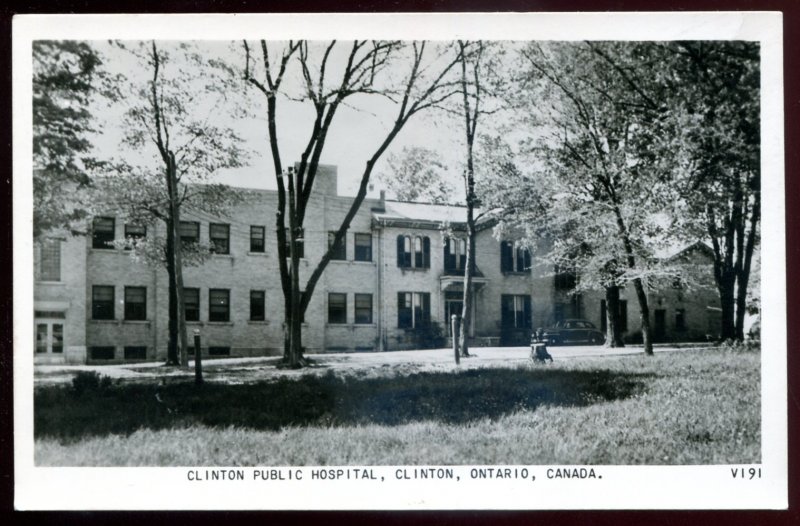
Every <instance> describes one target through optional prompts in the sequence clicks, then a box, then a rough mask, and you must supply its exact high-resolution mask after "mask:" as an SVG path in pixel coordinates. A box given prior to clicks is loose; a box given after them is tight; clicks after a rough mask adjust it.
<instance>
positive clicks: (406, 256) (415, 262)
mask: <svg viewBox="0 0 800 526" xmlns="http://www.w3.org/2000/svg"><path fill="white" fill-rule="evenodd" d="M412 253H413V258H412ZM397 266H398V267H400V268H412V267H413V268H430V266H431V240H430V238H428V237H427V236H426V237H420V236H417V237H411V236H403V235H400V236H397Z"/></svg>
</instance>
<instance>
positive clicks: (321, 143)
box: [244, 40, 458, 367]
mask: <svg viewBox="0 0 800 526" xmlns="http://www.w3.org/2000/svg"><path fill="white" fill-rule="evenodd" d="M259 46H260V48H261V49H260V50H261V53H260V55H261V57H260V58H261V60H260V66H256V65H255V62H254V60H253V57H252V55H251V51H250V45H249V44H248V43H247V42H245V43H244V51H245V71H244V78H245V80H246V81H247V83H248V84H249V85H251V86H253V87H254V88H255V89H256V90H257V91H258V92H260V93H261V94H262V95H263V96H264V97H265V98H266V103H267V108H266V120H267V126H268V136H269V146H270V152H271V155H272V164H273V170H274V175H275V178H276V182H277V186H278V212H277V214H276V224H275V226H276V233H277V238H278V260H279V265H280V274H281V286H282V290H283V296H284V309H285V318H286V323H285V327H286V337H285V342H286V345H285V361H286V364H287V365H288V366H289V367H301V366H303V364H304V363H305V359H304V357H303V355H302V341H301V340H302V333H301V319H302V317H303V313H304V312H305V310H306V308H307V307H308V304H309V301H310V299H311V297H312V295H313V293H314V288H315V287H316V284H317V282H318V281H319V278H320V277H321V275H322V273H323V272H324V270H325V268H326V266H327V265H328V262H329V261H330V260H331V257H332V255H333V254H334V251H335V250H337V249H338V247H339V245H340V243H342V241H343V239H344V236H345V233H346V231H347V229H348V227H349V226H350V222H351V221H352V219H353V217H354V216H355V214H356V212H357V211H358V208H359V207H360V206H361V203H362V202H363V201H364V198H365V196H366V193H367V188H368V184H369V180H370V177H371V175H372V171H373V169H374V167H375V164H376V163H377V162H378V160H379V159H380V157H381V156H382V155H383V153H384V152H385V151H386V149H387V148H388V147H389V146H390V144H391V143H392V141H393V140H394V138H395V137H396V136H397V134H398V133H399V132H400V131H401V130H402V129H403V127H404V126H405V125H406V123H407V122H408V121H409V120H410V119H411V118H412V117H413V116H414V115H416V114H418V113H420V112H421V111H423V110H425V109H427V108H431V107H434V106H436V105H438V104H440V103H441V102H442V101H443V100H445V99H447V98H448V97H450V96H451V95H452V94H453V90H452V89H451V88H452V86H450V85H449V84H448V83H447V82H446V79H447V74H448V72H450V71H451V70H452V69H453V67H454V66H455V65H456V64H457V63H458V52H457V51H456V50H455V49H454V48H453V47H452V46H444V48H445V49H443V50H442V53H436V52H435V51H433V52H432V50H430V49H429V48H430V47H431V46H430V45H429V44H428V43H426V42H410V43H407V44H404V43H401V42H396V41H354V42H351V43H339V42H336V41H332V42H329V43H314V44H310V43H308V42H304V41H297V42H295V41H290V42H288V43H286V44H284V46H283V49H282V50H281V51H280V52H276V51H275V50H274V49H273V50H272V51H271V50H270V46H269V45H268V44H267V42H266V41H265V40H262V41H261V42H260V43H259ZM251 63H252V64H251ZM256 67H258V68H259V70H260V73H257V72H256ZM290 67H294V68H296V69H298V70H299V74H300V76H301V79H302V84H301V86H300V88H298V89H294V90H293V89H292V86H291V85H288V86H287V85H286V84H284V81H285V78H286V72H287V69H288V68H290ZM394 68H398V69H401V68H404V69H405V71H402V72H401V73H400V74H401V75H402V80H400V81H394V80H393V79H392V75H390V74H389V71H388V70H389V69H394ZM279 95H285V96H287V97H290V98H292V99H293V100H295V101H299V102H302V103H305V104H308V105H309V106H310V107H311V108H313V111H314V115H315V118H314V121H313V124H312V125H311V129H310V133H309V139H308V142H307V144H306V147H305V148H304V150H303V152H302V154H301V156H300V161H299V163H298V165H297V167H296V169H291V168H290V169H289V170H285V165H284V161H283V159H282V156H281V150H280V144H279V140H278V133H279V123H278V117H277V108H278V102H279ZM363 96H375V97H382V98H384V99H386V100H387V101H390V102H392V103H393V104H394V108H395V113H394V118H393V121H392V122H391V123H390V125H389V128H388V131H387V132H386V134H385V136H384V137H383V140H382V141H381V142H380V144H379V145H378V146H377V148H376V149H375V150H374V152H373V153H372V155H371V156H370V157H369V158H368V159H367V160H366V163H365V167H364V171H363V172H362V174H361V181H360V185H359V189H358V192H357V194H356V197H355V198H354V199H353V202H352V204H351V206H350V208H349V209H348V211H347V213H346V214H345V217H344V219H343V220H342V223H341V224H340V226H339V228H338V229H337V230H336V233H335V235H334V239H333V243H332V244H331V247H330V248H329V249H328V251H327V252H326V253H325V255H324V256H323V257H322V259H321V260H320V261H319V263H318V264H317V265H316V267H315V268H314V270H313V271H312V272H311V274H310V276H309V278H308V280H307V282H306V284H305V287H302V288H301V286H300V276H299V261H300V257H299V253H298V250H297V246H298V240H300V239H301V236H302V232H303V223H304V221H305V214H306V210H307V207H308V204H309V200H310V196H311V191H312V188H313V186H314V181H315V178H316V175H317V168H318V166H319V161H320V158H321V156H322V152H323V150H324V147H325V142H326V140H327V137H328V133H329V131H330V129H331V124H332V123H333V122H334V118H335V116H336V115H337V112H338V111H339V110H340V109H341V107H342V106H344V105H346V104H348V103H354V102H355V101H357V100H358V98H359V97H363ZM287 223H288V225H287ZM287 227H288V228H287ZM287 233H288V239H287ZM287 247H288V254H287V250H286V248H287ZM287 259H288V261H287ZM301 290H303V291H304V292H303V293H302V294H301V292H300V291H301Z"/></svg>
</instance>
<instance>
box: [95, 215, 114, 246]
mask: <svg viewBox="0 0 800 526" xmlns="http://www.w3.org/2000/svg"><path fill="white" fill-rule="evenodd" d="M113 242H114V218H113V217H95V218H94V220H93V221H92V248H114V247H113V245H112V243H113Z"/></svg>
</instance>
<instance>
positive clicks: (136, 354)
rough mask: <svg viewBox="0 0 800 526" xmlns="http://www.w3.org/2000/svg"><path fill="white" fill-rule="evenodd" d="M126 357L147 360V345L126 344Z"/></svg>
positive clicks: (124, 350)
mask: <svg viewBox="0 0 800 526" xmlns="http://www.w3.org/2000/svg"><path fill="white" fill-rule="evenodd" d="M123 352H124V355H123V356H124V357H125V359H126V360H146V359H147V347H145V346H142V345H131V346H128V345H126V346H125V348H124V349H123Z"/></svg>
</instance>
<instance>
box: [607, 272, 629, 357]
mask: <svg viewBox="0 0 800 526" xmlns="http://www.w3.org/2000/svg"><path fill="white" fill-rule="evenodd" d="M606 328H607V330H606V346H607V347H625V342H624V341H622V330H621V324H620V320H619V286H618V285H611V286H610V287H606Z"/></svg>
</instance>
